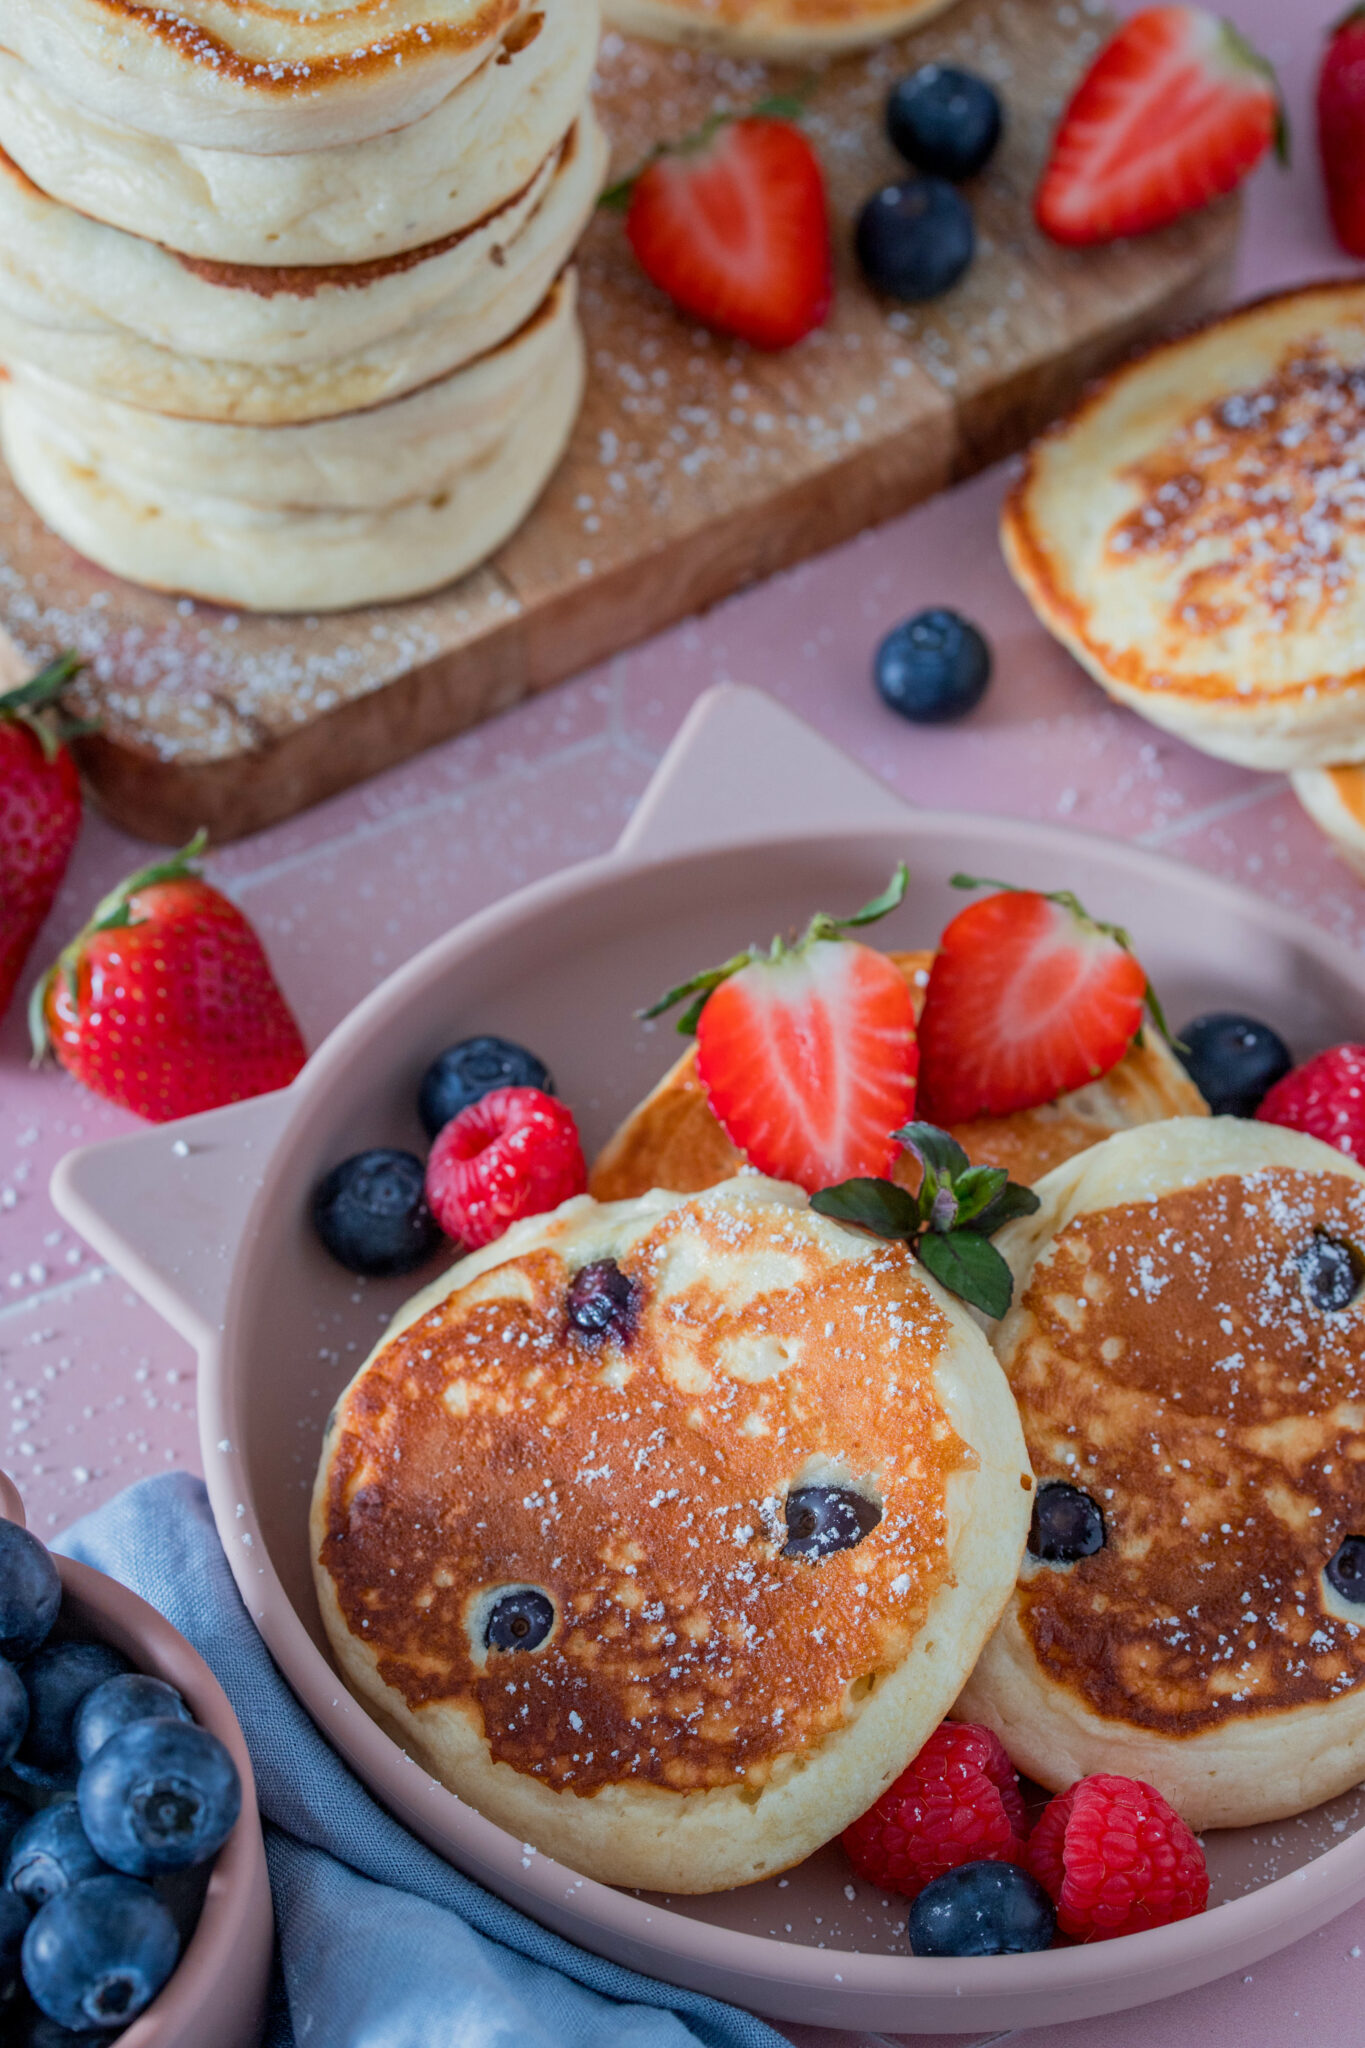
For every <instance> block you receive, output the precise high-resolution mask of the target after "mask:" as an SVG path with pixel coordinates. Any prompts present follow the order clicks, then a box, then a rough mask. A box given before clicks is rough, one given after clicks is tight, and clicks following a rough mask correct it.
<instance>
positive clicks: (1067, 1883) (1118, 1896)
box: [1028, 1774, 1209, 1941]
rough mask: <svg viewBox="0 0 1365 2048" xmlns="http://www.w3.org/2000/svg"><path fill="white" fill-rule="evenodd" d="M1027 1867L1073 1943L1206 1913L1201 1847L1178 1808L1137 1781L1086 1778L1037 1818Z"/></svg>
mask: <svg viewBox="0 0 1365 2048" xmlns="http://www.w3.org/2000/svg"><path fill="white" fill-rule="evenodd" d="M1028 1867H1029V1869H1030V1870H1031V1871H1032V1873H1033V1875H1034V1876H1035V1877H1036V1878H1037V1880H1038V1882H1039V1884H1041V1885H1042V1887H1043V1890H1044V1891H1045V1892H1046V1893H1047V1895H1048V1897H1049V1898H1050V1899H1051V1900H1052V1901H1053V1903H1054V1905H1055V1906H1056V1908H1057V1926H1058V1928H1059V1930H1060V1931H1061V1932H1062V1933H1063V1934H1069V1935H1071V1937H1072V1938H1073V1940H1076V1941H1112V1940H1113V1939H1114V1938H1115V1937H1116V1936H1117V1935H1120V1934H1138V1933H1140V1932H1141V1931H1142V1929H1143V1928H1145V1927H1165V1926H1167V1925H1169V1923H1170V1922H1171V1921H1173V1920H1188V1919H1189V1918H1190V1916H1191V1915H1192V1914H1194V1913H1202V1912H1203V1910H1204V1908H1205V1907H1206V1906H1207V1904H1208V1902H1209V1873H1208V1870H1207V1868H1206V1867H1205V1864H1204V1852H1203V1850H1202V1849H1201V1848H1200V1846H1199V1843H1198V1842H1197V1841H1196V1840H1195V1837H1194V1836H1193V1834H1192V1833H1191V1832H1190V1830H1189V1828H1187V1827H1186V1825H1185V1823H1184V1821H1183V1820H1182V1819H1181V1818H1180V1815H1179V1814H1178V1813H1177V1812H1176V1810H1175V1808H1174V1807H1173V1806H1171V1805H1170V1804H1169V1803H1168V1802H1167V1801H1166V1800H1165V1799H1163V1798H1162V1796H1161V1794H1160V1793H1159V1792H1158V1791H1157V1790H1156V1789H1155V1787H1154V1786H1151V1785H1145V1784H1143V1782H1142V1780H1141V1779H1140V1778H1119V1777H1111V1776H1109V1775H1107V1774H1104V1775H1100V1776H1098V1777H1093V1778H1082V1779H1080V1781H1079V1782H1078V1783H1077V1784H1075V1785H1073V1786H1072V1787H1071V1789H1070V1791H1069V1792H1061V1793H1059V1794H1058V1795H1057V1797H1056V1798H1055V1799H1053V1800H1052V1801H1051V1802H1050V1803H1049V1804H1048V1805H1047V1806H1046V1807H1044V1809H1043V1812H1042V1814H1041V1815H1040V1816H1039V1819H1038V1821H1037V1823H1036V1824H1035V1826H1034V1829H1033V1833H1032V1834H1031V1835H1030V1836H1029V1842H1028Z"/></svg>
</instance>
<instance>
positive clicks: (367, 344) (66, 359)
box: [0, 112, 606, 425]
mask: <svg viewBox="0 0 1365 2048" xmlns="http://www.w3.org/2000/svg"><path fill="white" fill-rule="evenodd" d="M605 168H606V143H605V141H604V139H603V136H602V133H601V130H600V129H599V128H598V126H597V123H596V121H595V120H594V119H593V117H592V114H591V112H585V114H584V117H583V119H582V121H581V122H580V123H579V124H578V125H577V126H576V127H575V128H574V129H573V131H572V132H571V133H570V135H569V137H568V139H567V140H566V142H565V143H564V145H563V147H562V148H561V149H559V150H557V151H556V152H555V153H554V155H553V156H552V157H551V158H550V159H549V161H547V162H546V163H545V164H544V165H543V166H541V167H540V169H539V170H538V171H537V173H536V175H535V177H534V178H533V179H532V181H531V183H530V184H529V185H528V186H527V188H526V190H525V191H524V192H522V193H520V194H518V195H517V197H516V198H515V199H514V200H513V201H511V202H510V203H509V204H508V205H507V206H505V207H503V208H502V209H501V210H500V211H499V212H498V213H496V214H494V215H493V216H492V217H491V218H490V219H489V220H486V221H483V222H480V223H478V224H476V225H475V226H473V227H470V228H468V229H465V230H463V231H462V232H461V233H459V234H458V235H454V236H451V237H448V238H447V239H446V240H445V241H444V242H438V243H435V244H433V245H431V246H430V247H428V248H424V249H420V250H411V251H409V252H408V253H407V254H405V255H402V256H392V257H386V258H383V259H381V260H380V261H379V262H376V263H372V264H346V265H338V266H332V267H323V268H312V267H304V268H288V267H284V268H281V267H275V266H271V267H267V268H261V267H257V266H238V265H228V264H208V263H204V262H201V261H200V260H198V259H197V258H190V257H184V256H177V255H175V254H173V253H172V252H171V251H170V250H167V249H163V248H161V247H160V246H159V245H158V244H157V243H155V242H150V241H146V240H143V239H142V238H140V237H138V236H133V235H127V234H124V233H123V231H122V230H121V229H118V228H110V227H106V226H104V224H103V223H102V222H98V221H92V220H89V219H87V218H86V217H85V215H84V214H79V213H74V212H72V211H71V209H70V208H68V207H65V206H61V205H58V204H57V203H56V202H55V201H54V200H50V199H48V198H47V197H46V196H45V195H44V194H43V193H41V192H39V191H38V190H37V188H36V187H35V186H34V185H33V184H32V183H31V182H30V181H29V180H28V179H27V178H26V177H25V176H24V174H23V173H22V172H21V171H19V170H18V169H17V168H16V167H15V166H14V165H13V164H12V163H10V162H9V160H8V159H6V158H4V157H3V156H0V355H2V356H3V357H4V359H5V360H6V361H7V362H9V363H17V364H24V365H30V366H32V367H33V368H35V369H37V370H40V371H42V372H44V373H50V374H51V375H53V376H55V377H60V378H62V379H64V380H65V381H66V382H67V383H69V384H73V385H76V384H78V385H81V386H82V387H84V388H87V389H90V390H93V391H97V392H101V393H104V394H106V395H107V396H108V397H109V398H111V399H119V400H123V401H125V402H126V403H127V404H129V405H134V406H142V407H145V408H147V409H148V410H149V411H153V412H159V413H173V414H180V415H183V416H185V417H187V418H190V419H198V420H231V421H237V422H241V423H243V424H259V425H267V424H271V423H274V422H277V421H284V422H291V423H292V422H296V421H299V420H311V419H319V418H322V417H325V416H327V415H329V414H334V413H349V412H354V411H357V410H359V409H361V408H362V407H367V406H374V405H379V404H381V403H384V402H385V401H387V400H389V399H392V398H395V397H398V396H399V395H401V394H402V393H404V392H407V391H412V390H414V389H416V388H417V387H419V386H422V385H425V384H427V383H430V382H431V381H432V380H433V379H436V378H439V377H444V376H446V375H447V374H448V373H449V372H450V371H452V370H454V369H456V368H457V367H458V366H459V365H460V364H462V363H468V362H470V361H471V360H472V359H473V358H475V357H476V356H479V355H482V354H484V353H486V352H487V351H488V350H490V349H493V348H496V347H497V346H498V344H499V343H501V342H502V341H504V340H505V339H506V338H507V337H508V336H509V335H511V334H513V333H514V332H515V331H516V330H517V329H518V328H520V327H521V325H522V324H523V323H524V322H525V321H526V320H527V319H529V318H530V316H531V314H532V313H533V311H534V310H535V308H536V307H537V306H538V305H539V304H540V302H541V301H542V300H543V298H544V297H545V295H546V293H547V292H548V290H549V289H550V286H551V284H552V283H553V281H554V278H555V277H556V275H557V274H558V272H559V271H560V270H561V269H562V268H563V266H564V264H565V263H566V262H567V261H568V260H569V257H570V255H571V253H572V251H573V247H574V244H575V243H576V241H577V239H578V237H579V235H580V234H581V232H582V230H583V227H584V225H585V223H586V222H587V220H588V219H589V217H590V215H591V213H592V208H593V205H594V203H595V201H596V198H597V193H598V190H599V188H600V185H601V181H602V176H603V173H604V171H605Z"/></svg>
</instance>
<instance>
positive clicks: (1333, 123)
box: [1318, 7, 1365, 256]
mask: <svg viewBox="0 0 1365 2048" xmlns="http://www.w3.org/2000/svg"><path fill="white" fill-rule="evenodd" d="M1318 148H1319V151H1320V152H1321V155H1322V174H1323V179H1324V182H1325V184H1326V186H1327V206H1328V211H1329V212H1330V214H1331V216H1332V231H1333V233H1334V234H1335V235H1336V238H1337V240H1338V241H1339V242H1340V244H1341V246H1342V248H1343V249H1344V250H1345V251H1346V253H1347V255H1348V256H1365V7H1353V8H1352V9H1351V10H1350V11H1349V12H1348V13H1346V14H1343V15H1342V17H1341V19H1340V20H1339V21H1338V22H1337V24H1336V26H1335V27H1334V28H1333V29H1332V31H1331V33H1330V35H1329V36H1328V40H1327V48H1326V49H1325V50H1324V52H1323V56H1322V69H1321V71H1320V72H1319V73H1318Z"/></svg>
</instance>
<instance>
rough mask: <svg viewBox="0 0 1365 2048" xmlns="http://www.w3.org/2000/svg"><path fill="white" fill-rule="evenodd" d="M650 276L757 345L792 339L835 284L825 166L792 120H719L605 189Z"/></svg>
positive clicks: (820, 312) (706, 317)
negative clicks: (622, 206) (618, 206)
mask: <svg viewBox="0 0 1365 2048" xmlns="http://www.w3.org/2000/svg"><path fill="white" fill-rule="evenodd" d="M607 199H608V203H618V204H619V203H624V204H625V205H626V237H627V239H628V241H629V242H630V246H631V248H632V249H633V250H634V252H635V256H636V260H637V261H638V263H639V265H640V268H641V269H642V270H643V271H644V273H645V275H646V276H647V277H649V278H652V280H653V281H654V283H655V284H657V285H658V286H659V287H660V288H661V290H663V291H665V292H667V293H668V296H669V298H670V299H672V301H673V303H674V304H675V305H676V306H678V307H679V308H681V310H682V311H683V312H684V313H690V314H691V315H692V317H693V318H694V319H696V320H700V321H702V322H704V323H705V325H706V326H708V327H715V328H719V330H720V331H721V332H722V333H723V334H736V335H738V336H739V337H740V339H741V340H743V341H748V342H752V343H753V345H754V347H755V348H761V349H782V348H790V347H791V346H792V345H793V343H795V342H798V341H800V340H801V339H802V337H803V336H804V335H807V334H809V333H810V332H811V330H812V329H813V328H816V327H818V326H819V325H820V323H821V321H822V320H823V319H824V318H825V315H826V314H827V313H828V311H829V306H830V299H831V297H832V295H833V290H834V272H833V266H832V262H831V257H830V234H829V207H828V202H827V200H826V197H825V177H824V172H823V171H822V170H821V168H820V159H819V158H818V157H817V156H816V154H815V151H814V149H813V148H812V147H811V145H810V143H809V141H808V140H807V139H806V137H805V136H804V135H803V134H802V132H801V130H800V129H799V128H798V127H796V126H795V125H794V124H793V123H792V122H790V121H783V120H774V119H772V118H770V117H768V116H766V115H763V114H757V115H751V116H749V117H748V118H746V119H744V120H738V121H732V120H721V121H718V122H715V123H712V124H709V125H708V126H707V127H706V128H705V129H703V130H702V132H701V133H700V134H699V135H696V136H693V137H690V138H689V139H688V140H687V141H684V142H680V143H678V144H677V145H676V146H674V147H673V148H671V149H664V150H661V151H659V152H658V154H656V155H655V156H654V157H653V158H652V159H651V160H650V162H649V163H647V164H646V165H645V167H644V169H643V170H642V171H640V172H638V173H637V174H636V176H635V177H634V178H631V179H628V180H626V182H625V183H624V184H623V185H619V186H616V187H614V188H613V190H612V192H610V193H609V194H608V195H607Z"/></svg>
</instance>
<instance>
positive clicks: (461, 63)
mask: <svg viewBox="0 0 1365 2048" xmlns="http://www.w3.org/2000/svg"><path fill="white" fill-rule="evenodd" d="M534 11H535V5H534V0H176V4H175V5H174V6H165V7H162V6H156V5H151V4H148V0H0V47H3V48H5V49H7V50H12V51H13V52H14V54H15V55H16V56H17V57H19V58H21V59H22V61H23V62H24V63H25V64H27V65H29V66H30V67H31V69H32V70H34V71H35V72H36V73H37V74H38V75H39V77H41V78H45V79H47V80H48V81H49V82H50V83H51V84H52V85H54V86H55V87H57V89H58V90H59V91H61V92H62V93H64V94H69V95H70V97H71V98H72V99H73V100H75V101H77V102H78V103H79V104H80V105H82V106H84V107H88V108H89V109H90V110H91V112H92V113H95V114H98V115H101V116H103V117H105V118H107V119H109V120H113V121H118V122H122V123H124V124H125V125H126V126H128V127H130V128H136V129H138V130H140V131H141V132H142V133H144V134H147V135H163V136H166V137H167V138H168V139H169V140H172V141H176V142H187V143H192V144H194V145H195V146H196V147H205V148H210V149H236V150H243V151H250V152H254V153H259V154H262V155H266V156H276V155H284V154H287V153H288V152H289V151H290V150H294V149H329V148H340V147H343V146H345V145H348V144H351V143H355V142H363V141H365V140H366V139H367V138H368V137H370V136H373V135H379V134H382V133H383V132H384V130H385V129H389V128H399V127H401V126H402V125H403V124H404V122H408V121H417V120H420V119H421V117H422V115H423V114H426V113H429V112H430V110H431V108H432V107H434V106H435V105H437V103H438V102H439V101H441V100H443V99H445V98H446V97H447V95H448V94H450V93H451V92H453V91H454V90H455V89H456V87H457V86H459V85H460V84H461V83H462V82H463V80H464V79H466V78H468V77H469V76H470V75H471V74H472V73H473V72H475V71H477V70H478V68H479V66H480V65H481V64H482V63H483V62H484V60H485V58H486V57H487V56H488V55H489V54H490V52H491V51H493V50H495V49H496V48H497V46H498V44H499V43H500V42H501V41H502V39H503V37H504V36H506V34H507V33H508V30H509V29H510V28H511V27H512V25H513V24H514V23H515V22H517V21H518V20H519V19H521V18H522V17H523V16H526V15H529V14H531V13H533V12H534Z"/></svg>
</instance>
